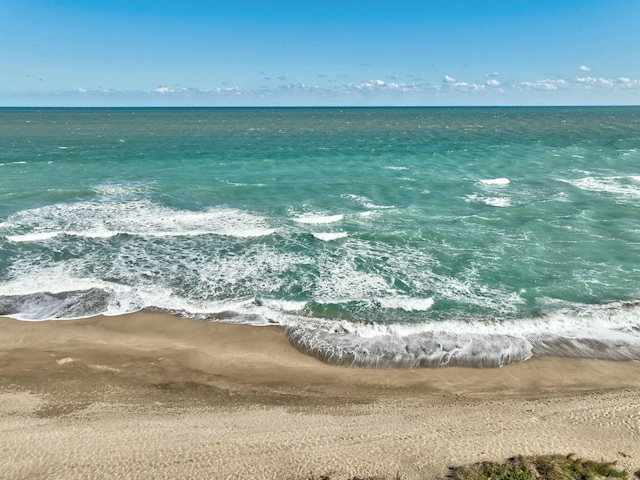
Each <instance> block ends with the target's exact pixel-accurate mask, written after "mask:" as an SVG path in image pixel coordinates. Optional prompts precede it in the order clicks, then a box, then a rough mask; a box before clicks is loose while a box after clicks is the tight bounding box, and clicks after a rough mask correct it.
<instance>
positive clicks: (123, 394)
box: [0, 311, 640, 478]
mask: <svg viewBox="0 0 640 480" xmlns="http://www.w3.org/2000/svg"><path fill="white" fill-rule="evenodd" d="M0 332H2V337H1V340H0V447H2V449H3V451H5V452H7V455H6V456H5V457H4V458H3V459H1V460H0V477H1V478H33V477H43V476H46V477H48V478H85V477H87V476H94V477H97V478H149V477H152V478H177V477H179V478H203V477H207V478H228V477H231V478H309V477H310V474H312V473H313V474H314V475H315V476H316V477H319V476H320V475H324V474H331V475H332V478H348V477H349V476H354V475H360V476H366V475H387V476H389V477H393V476H394V475H396V473H399V474H400V475H401V476H403V477H406V478H417V477H418V476H420V475H421V476H422V477H423V478H434V477H436V476H442V475H445V474H446V473H447V471H446V470H447V467H449V466H455V465H461V464H466V463H473V462H476V461H480V460H485V459H491V460H503V459H504V458H506V457H507V456H511V455H516V454H520V453H522V454H537V453H562V454H568V453H576V454H577V455H579V456H590V457H592V458H594V459H598V460H600V459H603V460H607V461H613V460H617V461H618V463H619V465H620V466H623V467H625V468H627V469H629V470H630V471H635V470H637V469H638V468H640V405H639V403H638V401H637V399H638V398H640V362H614V361H604V360H587V359H573V358H558V357H540V358H533V359H531V360H528V361H526V362H523V363H519V364H512V365H508V366H505V367H502V368H485V369H478V368H469V367H447V368H442V369H427V368H420V369H384V370H373V369H365V368H350V367H342V366H333V365H328V364H325V363H322V362H321V361H319V360H317V359H315V358H313V357H311V356H308V355H305V354H303V353H301V352H300V351H298V350H297V349H295V348H294V347H293V346H291V345H290V343H289V342H288V340H287V338H286V336H285V334H284V331H283V329H282V328H280V327H276V326H273V327H272V326H266V327H256V326H249V325H240V324H225V323H210V322H204V321H200V320H191V319H184V318H177V317H173V316H171V315H168V314H162V313H154V312H148V311H143V312H138V313H133V314H128V315H123V316H114V317H92V318H87V319H79V320H51V321H41V322H25V321H19V320H13V319H10V318H0ZM125 447H126V448H125ZM25 452H28V453H29V455H25ZM622 454H624V455H622ZM88 472H93V473H88Z"/></svg>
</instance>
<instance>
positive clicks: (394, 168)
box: [384, 167, 408, 170]
mask: <svg viewBox="0 0 640 480" xmlns="http://www.w3.org/2000/svg"><path fill="white" fill-rule="evenodd" d="M384 168H385V170H408V167H384Z"/></svg>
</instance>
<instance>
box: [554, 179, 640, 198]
mask: <svg viewBox="0 0 640 480" xmlns="http://www.w3.org/2000/svg"><path fill="white" fill-rule="evenodd" d="M561 181H563V182H567V183H570V184H571V185H573V186H575V187H578V188H580V189H582V190H587V191H592V192H601V193H608V194H612V195H615V196H617V197H619V198H623V199H624V198H626V199H635V198H638V197H640V185H638V182H640V176H638V175H629V176H612V177H584V178H580V179H577V180H561Z"/></svg>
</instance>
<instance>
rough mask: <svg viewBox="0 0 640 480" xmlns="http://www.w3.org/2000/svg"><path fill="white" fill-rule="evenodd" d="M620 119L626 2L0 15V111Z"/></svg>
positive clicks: (120, 7)
mask: <svg viewBox="0 0 640 480" xmlns="http://www.w3.org/2000/svg"><path fill="white" fill-rule="evenodd" d="M630 104H631V105H639V104H640V0H571V1H570V0H537V1H528V0H495V1H492V0H437V1H436V0H421V1H415V0H396V1H394V0H384V1H377V0H368V1H361V0H354V1H350V0H341V1H336V0H325V1H322V0H313V1H311V0H308V1H307V0H297V1H288V0H271V1H268V0H225V1H218V0H212V1H204V0H173V1H170V0H102V1H97V0H77V1H73V0H0V106H386V105H398V106H404V105H410V106H445V105H456V106H457V105H470V106H474V105H630Z"/></svg>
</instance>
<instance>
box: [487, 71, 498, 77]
mask: <svg viewBox="0 0 640 480" xmlns="http://www.w3.org/2000/svg"><path fill="white" fill-rule="evenodd" d="M499 76H500V72H491V73H487V74H485V77H499Z"/></svg>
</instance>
